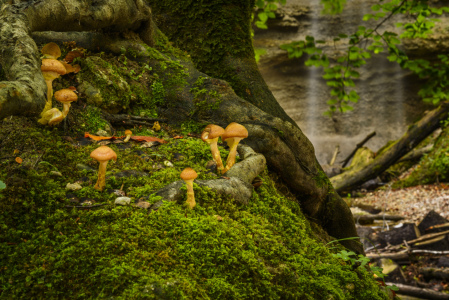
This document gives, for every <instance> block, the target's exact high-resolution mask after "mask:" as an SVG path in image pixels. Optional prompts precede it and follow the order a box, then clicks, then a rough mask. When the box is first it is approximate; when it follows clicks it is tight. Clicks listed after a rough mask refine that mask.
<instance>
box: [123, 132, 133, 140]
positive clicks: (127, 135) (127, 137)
mask: <svg viewBox="0 0 449 300" xmlns="http://www.w3.org/2000/svg"><path fill="white" fill-rule="evenodd" d="M132 134H133V132H132V131H131V130H129V129H126V130H125V135H126V138H125V139H124V140H123V141H124V142H125V143H126V142H127V141H129V139H130V138H131V135H132Z"/></svg>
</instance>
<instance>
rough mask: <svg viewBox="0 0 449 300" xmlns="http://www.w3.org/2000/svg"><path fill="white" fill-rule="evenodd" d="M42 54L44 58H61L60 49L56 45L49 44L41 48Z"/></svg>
mask: <svg viewBox="0 0 449 300" xmlns="http://www.w3.org/2000/svg"><path fill="white" fill-rule="evenodd" d="M41 52H42V54H43V55H44V56H46V57H52V58H58V57H60V56H61V49H60V48H59V46H58V45H57V44H56V43H53V42H50V43H48V44H46V45H45V46H44V47H42V50H41Z"/></svg>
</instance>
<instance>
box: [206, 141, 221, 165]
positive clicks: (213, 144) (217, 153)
mask: <svg viewBox="0 0 449 300" xmlns="http://www.w3.org/2000/svg"><path fill="white" fill-rule="evenodd" d="M209 144H210V152H212V158H213V159H214V161H215V162H216V163H217V170H218V171H221V170H223V169H224V166H223V162H222V160H221V156H220V150H218V138H216V139H214V140H212V141H211V142H210V143H209Z"/></svg>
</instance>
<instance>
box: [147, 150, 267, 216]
mask: <svg viewBox="0 0 449 300" xmlns="http://www.w3.org/2000/svg"><path fill="white" fill-rule="evenodd" d="M238 152H239V155H240V157H242V158H243V160H242V161H241V162H239V163H237V164H235V165H234V167H232V169H231V170H229V171H228V172H227V173H226V176H227V177H226V178H221V179H214V180H196V181H195V183H196V184H197V185H198V186H200V187H208V188H210V189H211V190H212V191H214V192H216V193H217V194H219V195H223V196H226V197H230V198H233V199H234V200H236V201H237V202H238V203H241V204H247V203H248V201H249V198H251V195H252V192H253V186H252V185H251V182H252V181H253V180H254V178H256V176H257V175H259V174H260V173H262V171H263V170H264V169H265V167H266V160H265V157H264V156H263V155H262V154H259V153H256V152H254V150H253V149H251V147H249V146H246V145H239V147H238ZM183 184H184V183H183V182H182V181H176V182H173V183H171V184H169V185H167V186H165V187H164V188H162V189H160V190H159V191H157V192H156V195H157V196H161V197H162V198H164V200H168V201H181V200H182V198H183V192H182V191H181V187H182V186H183ZM161 205H162V201H159V202H157V203H155V204H153V205H152V206H151V209H158V208H159V207H160V206H161Z"/></svg>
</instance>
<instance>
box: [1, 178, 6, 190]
mask: <svg viewBox="0 0 449 300" xmlns="http://www.w3.org/2000/svg"><path fill="white" fill-rule="evenodd" d="M5 188H6V184H5V183H4V182H3V181H1V180H0V190H3V189H5Z"/></svg>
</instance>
